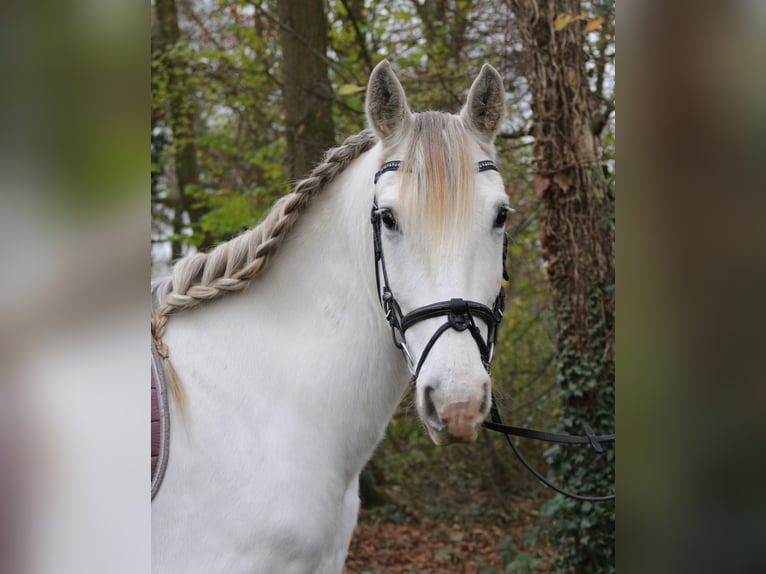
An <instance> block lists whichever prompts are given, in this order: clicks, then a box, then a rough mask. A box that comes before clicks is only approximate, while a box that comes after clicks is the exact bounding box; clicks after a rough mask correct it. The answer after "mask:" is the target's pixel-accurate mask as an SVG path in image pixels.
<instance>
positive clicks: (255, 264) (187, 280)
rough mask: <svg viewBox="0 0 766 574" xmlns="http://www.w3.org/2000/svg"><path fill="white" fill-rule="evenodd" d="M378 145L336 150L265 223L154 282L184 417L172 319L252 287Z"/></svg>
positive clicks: (358, 142)
mask: <svg viewBox="0 0 766 574" xmlns="http://www.w3.org/2000/svg"><path fill="white" fill-rule="evenodd" d="M377 141H378V140H377V137H376V136H375V134H374V133H373V132H372V131H371V130H369V129H367V130H363V131H362V132H360V133H359V134H357V135H353V136H351V137H349V138H347V139H346V141H344V142H343V143H342V144H341V145H340V146H338V147H335V148H331V149H330V150H328V151H327V152H326V153H325V156H324V158H323V159H322V161H321V162H320V163H319V164H318V165H317V166H316V167H315V168H314V169H313V171H312V172H311V174H310V175H309V176H308V177H307V178H305V179H303V180H301V181H300V182H298V184H297V185H296V186H295V188H294V189H293V191H292V192H290V193H288V194H287V195H285V196H283V197H282V198H280V199H279V200H278V201H277V202H276V203H275V204H274V206H273V207H272V208H271V210H270V211H269V213H268V214H267V215H266V217H265V218H264V220H263V221H262V222H261V223H260V224H258V225H257V226H256V227H254V228H253V229H250V230H248V231H245V232H244V233H242V234H240V235H238V236H237V237H235V238H233V239H231V240H229V241H227V242H225V243H222V244H221V245H218V246H217V247H215V248H214V249H213V250H212V251H210V252H209V253H194V254H192V255H188V256H186V257H184V258H183V259H180V260H179V261H178V262H176V264H175V265H174V266H173V271H172V274H171V275H170V276H169V277H166V278H164V279H160V280H158V281H156V282H154V283H153V284H152V322H151V331H152V340H153V342H154V344H155V346H156V349H157V353H158V354H159V355H160V357H162V359H163V363H164V366H165V372H166V374H167V375H168V379H169V384H170V389H171V392H172V393H173V395H174V397H175V399H176V401H177V403H178V405H179V408H180V410H181V412H182V413H183V410H184V404H185V400H184V393H183V388H182V387H181V384H180V380H179V379H178V375H177V374H176V372H175V369H174V368H173V365H172V364H171V362H170V361H169V359H168V348H167V345H165V343H164V342H163V340H162V336H163V335H164V334H165V328H166V326H167V322H168V318H169V317H170V315H172V314H173V313H177V312H179V311H183V310H184V309H191V308H192V307H196V306H197V305H199V304H201V303H203V302H204V301H211V300H213V299H217V298H219V297H221V296H222V295H225V294H226V293H233V292H237V291H242V290H244V289H245V288H247V286H248V285H250V282H251V281H252V280H253V279H254V278H255V277H257V276H258V275H259V274H261V273H262V272H263V271H264V270H265V269H266V268H267V267H268V264H269V261H270V260H271V257H272V256H273V255H274V253H275V252H276V250H277V248H278V247H279V245H280V244H281V243H282V242H283V241H284V239H285V237H286V236H287V234H288V233H289V232H290V230H291V229H292V228H293V227H294V226H295V223H296V222H297V221H298V218H299V217H300V215H301V213H303V211H304V210H305V208H306V206H307V205H308V204H309V202H310V201H311V199H312V198H313V197H314V196H316V195H317V194H318V193H319V192H320V191H321V190H322V189H324V188H325V187H326V186H327V185H328V184H329V183H331V182H332V181H333V180H334V179H335V178H336V177H337V176H338V175H339V174H340V173H342V172H343V171H344V170H345V169H346V168H347V167H348V165H349V164H350V163H351V162H352V161H353V160H355V159H356V158H358V157H359V156H360V155H361V154H363V153H364V152H366V151H367V150H369V149H370V148H371V147H373V146H374V145H375V144H376V143H377Z"/></svg>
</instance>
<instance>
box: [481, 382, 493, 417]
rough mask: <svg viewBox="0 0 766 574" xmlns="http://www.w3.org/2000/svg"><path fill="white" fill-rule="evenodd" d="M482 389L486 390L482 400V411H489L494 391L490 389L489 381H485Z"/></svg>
mask: <svg viewBox="0 0 766 574" xmlns="http://www.w3.org/2000/svg"><path fill="white" fill-rule="evenodd" d="M482 389H483V390H484V400H482V402H481V412H482V413H488V412H489V409H491V408H492V393H491V392H490V390H489V383H484V385H483V386H482Z"/></svg>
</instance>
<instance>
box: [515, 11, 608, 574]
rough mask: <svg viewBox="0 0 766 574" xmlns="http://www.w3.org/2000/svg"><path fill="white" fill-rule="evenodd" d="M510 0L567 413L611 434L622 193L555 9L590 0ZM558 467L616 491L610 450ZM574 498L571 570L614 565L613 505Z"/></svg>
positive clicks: (579, 48)
mask: <svg viewBox="0 0 766 574" xmlns="http://www.w3.org/2000/svg"><path fill="white" fill-rule="evenodd" d="M510 1H511V6H512V7H513V9H514V12H515V14H516V17H517V21H518V26H519V30H520V32H521V36H522V41H523V43H524V46H525V50H526V53H527V66H528V71H527V81H528V83H529V87H530V91H531V93H532V112H533V125H532V130H531V133H532V135H533V136H534V138H535V143H534V158H535V168H536V178H535V188H536V191H537V193H538V194H539V197H540V201H542V203H543V208H544V209H543V214H542V231H541V235H540V242H541V245H542V251H543V257H544V259H545V261H546V263H547V266H548V276H549V280H550V286H551V291H552V295H553V304H554V310H555V313H556V322H557V356H558V357H557V358H558V361H557V368H558V371H559V381H560V384H561V389H562V421H564V422H563V425H564V428H565V430H567V431H569V432H573V433H577V434H582V432H583V428H582V423H584V422H587V423H589V424H590V425H591V426H592V427H593V428H594V429H595V431H596V432H597V433H598V434H606V433H609V432H612V431H613V428H614V426H613V425H614V412H613V411H614V202H613V195H612V192H611V191H610V189H609V186H608V185H607V182H606V181H605V178H604V175H603V171H602V168H601V165H600V162H599V156H598V149H597V140H596V138H595V136H594V135H593V130H592V120H593V118H592V117H591V113H590V110H589V106H588V82H587V77H586V75H585V66H584V56H583V42H584V32H583V25H584V21H582V20H575V21H572V22H570V23H569V24H567V25H566V26H564V27H563V28H562V29H560V30H556V29H555V28H556V26H555V25H554V22H555V21H556V18H557V17H559V16H561V15H572V16H576V15H579V14H581V12H582V8H581V6H580V2H579V0H510ZM555 468H556V469H557V471H558V474H559V480H560V481H561V482H562V483H564V485H565V486H566V487H568V488H570V489H572V490H575V491H576V492H580V493H582V494H589V495H604V494H609V490H608V488H609V486H610V482H611V480H613V476H614V471H613V459H610V457H604V456H601V457H599V456H597V455H595V453H583V451H572V450H564V449H562V450H561V453H560V454H559V455H558V457H557V458H556V460H555ZM610 477H611V478H610ZM605 490H606V492H605ZM574 504H575V503H570V506H569V507H563V508H566V509H567V510H566V511H567V512H570V511H571V514H570V516H569V517H567V518H568V519H569V520H568V521H566V520H560V521H559V524H564V523H568V524H570V525H572V524H576V523H578V522H579V520H578V521H575V520H573V519H572V518H571V517H572V516H574V515H577V513H578V512H580V514H579V516H585V515H587V517H588V520H589V521H590V524H591V527H590V528H588V529H587V530H588V532H580V531H578V527H577V526H562V527H561V529H560V530H558V532H556V536H557V537H558V542H559V543H560V544H561V545H562V547H563V546H566V548H567V549H566V551H565V556H566V559H565V560H566V571H571V572H609V571H612V570H611V568H613V566H611V567H610V566H609V565H607V564H604V558H605V556H606V557H607V558H608V555H609V554H611V556H612V557H613V555H614V540H613V528H614V522H613V521H614V516H613V512H614V507H613V505H612V504H611V503H606V504H605V503H600V504H601V506H599V507H596V506H593V507H591V506H587V507H585V508H587V509H590V510H585V509H583V508H582V507H581V506H579V505H576V506H575V507H574V508H573V507H572V505H574ZM591 508H593V509H591ZM580 528H581V529H582V527H580ZM581 539H582V540H583V541H587V542H582V543H581V542H580V540H581ZM594 548H598V549H599V550H598V552H595V553H594Z"/></svg>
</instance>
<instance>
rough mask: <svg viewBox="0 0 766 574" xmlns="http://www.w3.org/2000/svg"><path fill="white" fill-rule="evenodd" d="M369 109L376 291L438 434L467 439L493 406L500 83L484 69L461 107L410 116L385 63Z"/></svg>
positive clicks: (500, 220) (498, 301) (445, 439)
mask: <svg viewBox="0 0 766 574" xmlns="http://www.w3.org/2000/svg"><path fill="white" fill-rule="evenodd" d="M366 109H367V118H368V121H369V124H370V126H371V127H372V129H373V130H374V131H375V133H376V134H377V136H378V138H379V139H380V141H381V145H382V153H383V158H384V161H383V163H382V165H381V167H380V170H379V171H378V173H377V174H376V176H375V201H374V205H373V213H372V223H373V232H374V236H375V247H376V258H377V261H376V264H377V267H376V271H377V274H378V294H379V296H380V299H381V303H382V305H383V308H384V312H385V315H386V318H387V319H388V322H389V324H390V326H391V329H392V331H393V335H394V342H395V344H396V345H397V346H399V347H400V348H401V349H402V351H403V352H404V355H405V359H406V360H407V362H408V363H409V367H410V371H411V372H412V375H413V378H414V381H415V386H416V404H417V409H418V413H419V416H420V418H421V420H422V422H423V423H424V425H425V427H426V429H427V430H428V432H429V434H430V436H431V439H432V440H433V441H434V443H435V444H437V445H444V444H449V443H452V442H472V441H474V440H475V439H476V437H477V431H478V428H479V426H480V425H481V424H482V422H483V421H484V419H485V418H486V416H487V414H488V413H489V410H490V407H491V402H492V394H491V381H490V376H489V372H488V370H489V363H490V361H491V358H492V348H493V345H494V337H495V334H496V329H497V325H498V323H499V320H500V317H501V316H502V302H503V297H504V293H503V289H502V278H503V256H504V249H505V245H504V238H505V219H506V215H507V213H508V211H509V207H508V197H507V195H506V193H505V188H504V186H503V182H502V178H501V177H500V175H499V174H498V173H497V169H496V167H495V165H494V155H495V152H494V139H495V135H496V134H497V131H498V130H499V128H500V125H501V123H502V120H503V116H504V112H505V101H504V89H503V83H502V79H501V78H500V75H499V74H498V73H497V71H495V69H494V68H492V67H491V66H488V65H485V66H484V67H483V68H482V69H481V72H480V73H479V75H478V77H477V78H476V79H475V81H474V83H473V85H472V87H471V89H470V92H469V95H468V100H467V103H466V105H465V107H464V108H463V109H462V110H461V112H460V113H459V114H448V113H441V112H430V111H429V112H422V113H413V112H412V111H411V110H410V108H409V106H408V104H407V99H406V96H405V94H404V90H403V89H402V86H401V84H400V83H399V80H398V79H397V77H396V75H395V74H394V72H393V70H392V69H391V66H390V64H389V63H388V62H387V61H383V62H381V63H380V64H378V66H376V68H375V69H374V70H373V72H372V75H371V76H370V81H369V84H368V88H367V101H366Z"/></svg>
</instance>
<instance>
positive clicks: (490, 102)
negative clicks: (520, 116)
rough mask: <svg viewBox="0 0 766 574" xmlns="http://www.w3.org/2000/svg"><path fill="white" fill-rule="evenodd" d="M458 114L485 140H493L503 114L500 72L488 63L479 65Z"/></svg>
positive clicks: (503, 101)
mask: <svg viewBox="0 0 766 574" xmlns="http://www.w3.org/2000/svg"><path fill="white" fill-rule="evenodd" d="M460 116H461V117H462V118H463V121H464V122H466V123H467V124H468V125H469V126H470V127H471V128H472V129H473V130H474V131H476V132H478V133H479V134H480V135H482V136H484V138H485V139H486V140H487V141H489V142H493V141H494V140H495V135H496V134H497V132H498V130H499V129H500V124H502V123H503V117H504V116H505V88H503V79H502V78H501V77H500V74H498V73H497V70H495V68H493V67H492V66H490V65H489V64H484V65H483V66H482V67H481V72H479V75H478V76H477V77H476V79H475V80H474V81H473V85H472V86H471V91H470V92H469V93H468V101H467V102H466V104H465V107H464V108H463V110H462V111H461V112H460Z"/></svg>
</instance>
